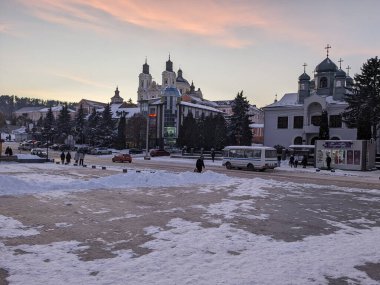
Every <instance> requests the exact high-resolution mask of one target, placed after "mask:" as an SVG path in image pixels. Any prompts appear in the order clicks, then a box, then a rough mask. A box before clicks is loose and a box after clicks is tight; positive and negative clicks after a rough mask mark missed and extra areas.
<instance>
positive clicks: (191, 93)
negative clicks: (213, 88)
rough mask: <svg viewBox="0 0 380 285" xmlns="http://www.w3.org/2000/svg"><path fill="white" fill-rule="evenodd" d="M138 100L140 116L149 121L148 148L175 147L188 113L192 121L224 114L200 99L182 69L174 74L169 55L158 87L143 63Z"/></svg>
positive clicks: (200, 96) (198, 90)
mask: <svg viewBox="0 0 380 285" xmlns="http://www.w3.org/2000/svg"><path fill="white" fill-rule="evenodd" d="M137 99H138V103H139V106H140V109H141V113H142V114H143V115H144V116H146V118H147V119H148V122H147V124H148V131H149V139H148V140H149V147H150V148H151V147H159V148H163V147H173V146H176V143H177V138H178V133H179V128H180V126H181V125H182V122H183V120H184V118H185V117H186V116H187V115H188V114H189V112H191V113H192V114H193V116H194V118H195V119H199V118H201V117H202V116H204V117H207V116H210V115H211V116H214V115H216V114H219V113H223V112H222V111H220V110H218V109H217V108H216V107H217V104H216V103H214V102H211V101H208V100H205V99H204V98H203V93H202V91H201V90H200V88H198V89H197V90H196V88H195V86H194V82H192V83H191V84H189V82H188V81H187V80H186V79H185V78H184V77H183V72H182V70H181V69H179V70H178V75H177V74H176V73H175V72H174V71H173V62H172V61H171V59H170V56H169V59H168V61H166V66H165V70H164V71H163V72H162V82H161V84H158V83H156V82H155V81H153V80H152V75H151V74H150V71H149V65H148V64H147V61H145V63H144V64H143V68H142V73H140V75H139V85H138V89H137Z"/></svg>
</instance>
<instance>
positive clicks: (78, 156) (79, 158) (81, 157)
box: [61, 151, 84, 165]
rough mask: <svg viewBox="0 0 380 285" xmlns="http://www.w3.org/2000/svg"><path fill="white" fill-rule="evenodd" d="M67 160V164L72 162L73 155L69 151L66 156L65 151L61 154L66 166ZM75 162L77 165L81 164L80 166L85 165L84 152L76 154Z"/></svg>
mask: <svg viewBox="0 0 380 285" xmlns="http://www.w3.org/2000/svg"><path fill="white" fill-rule="evenodd" d="M65 160H66V164H70V161H71V153H70V151H68V152H67V153H66V154H65V152H64V151H62V153H61V162H62V164H65ZM74 161H75V163H76V164H78V163H79V165H83V161H84V152H78V151H77V152H76V153H75V155H74Z"/></svg>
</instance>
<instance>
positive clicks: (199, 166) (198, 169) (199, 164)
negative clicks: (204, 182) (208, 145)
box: [195, 155, 205, 173]
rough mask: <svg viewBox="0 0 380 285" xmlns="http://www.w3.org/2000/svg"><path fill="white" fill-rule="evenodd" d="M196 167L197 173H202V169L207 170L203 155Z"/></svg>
mask: <svg viewBox="0 0 380 285" xmlns="http://www.w3.org/2000/svg"><path fill="white" fill-rule="evenodd" d="M195 167H196V170H197V172H199V173H201V172H202V169H204V168H205V164H204V162H203V156H202V155H201V157H200V158H198V159H197V162H196V164H195Z"/></svg>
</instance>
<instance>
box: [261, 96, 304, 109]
mask: <svg viewBox="0 0 380 285" xmlns="http://www.w3.org/2000/svg"><path fill="white" fill-rule="evenodd" d="M297 98H298V93H286V94H285V95H284V96H283V97H282V98H281V99H280V100H279V101H277V102H274V103H272V104H270V105H267V106H265V107H264V108H268V107H280V106H300V105H301V104H299V103H298V102H297Z"/></svg>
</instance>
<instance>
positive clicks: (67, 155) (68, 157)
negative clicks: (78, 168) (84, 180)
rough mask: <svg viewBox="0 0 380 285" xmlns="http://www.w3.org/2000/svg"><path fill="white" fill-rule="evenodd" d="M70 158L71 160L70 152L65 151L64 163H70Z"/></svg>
mask: <svg viewBox="0 0 380 285" xmlns="http://www.w3.org/2000/svg"><path fill="white" fill-rule="evenodd" d="M70 160H71V154H70V152H69V151H68V152H67V153H66V163H67V164H69V163H70Z"/></svg>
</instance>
